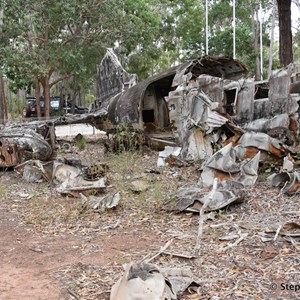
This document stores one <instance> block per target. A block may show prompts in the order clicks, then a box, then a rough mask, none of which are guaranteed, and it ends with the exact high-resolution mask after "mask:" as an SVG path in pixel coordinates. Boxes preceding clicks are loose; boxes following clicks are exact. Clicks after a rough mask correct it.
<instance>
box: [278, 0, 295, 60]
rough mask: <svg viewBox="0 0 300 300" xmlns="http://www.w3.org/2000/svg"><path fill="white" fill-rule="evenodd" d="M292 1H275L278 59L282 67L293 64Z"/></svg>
mask: <svg viewBox="0 0 300 300" xmlns="http://www.w3.org/2000/svg"><path fill="white" fill-rule="evenodd" d="M291 3H292V0H277V5H278V18H279V58H280V63H281V64H282V65H283V66H286V65H288V64H289V63H291V62H293V42H292V21H291Z"/></svg>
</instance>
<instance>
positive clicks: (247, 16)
mask: <svg viewBox="0 0 300 300" xmlns="http://www.w3.org/2000/svg"><path fill="white" fill-rule="evenodd" d="M230 2H231V1H227V0H216V1H213V2H212V4H211V6H210V11H209V28H210V39H209V53H210V54H213V55H219V54H224V55H229V56H232V53H233V50H232V49H233V29H232V20H233V17H232V10H233V8H232V5H231V4H230ZM259 4H261V6H262V9H263V10H264V11H266V10H267V9H268V5H269V2H268V1H265V0H263V1H257V0H238V1H236V48H237V51H236V56H237V58H238V59H241V60H242V61H243V62H245V63H246V64H247V65H248V66H249V68H250V70H251V71H252V72H253V73H254V74H256V77H257V79H258V78H260V75H261V74H260V60H259V35H260V33H259V26H260V24H259V22H260V20H259ZM268 22H269V20H268V19H267V18H266V19H265V20H263V24H262V32H263V35H262V39H263V44H264V45H268V44H269V38H268V35H267V26H268Z"/></svg>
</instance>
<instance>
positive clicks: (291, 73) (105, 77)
mask: <svg viewBox="0 0 300 300" xmlns="http://www.w3.org/2000/svg"><path fill="white" fill-rule="evenodd" d="M294 69H295V66H294V65H292V64H291V65H289V66H288V67H286V68H283V69H280V70H276V71H274V72H273V75H272V76H271V78H270V80H269V81H259V82H257V81H255V80H254V79H253V78H250V77H249V76H247V74H248V70H247V67H246V66H245V65H244V64H243V63H242V62H240V61H238V60H236V59H232V58H230V57H212V56H204V57H201V58H199V59H195V60H192V61H189V62H186V63H183V64H181V65H178V66H176V67H172V68H170V69H169V70H166V71H164V72H162V73H160V74H157V75H154V76H152V77H150V78H148V79H146V80H144V81H142V82H140V83H138V84H135V81H136V77H135V75H131V74H128V73H127V72H126V71H125V70H124V69H123V68H122V66H121V64H120V63H119V61H118V59H117V57H116V56H115V54H114V53H113V52H112V51H111V50H108V52H107V54H106V55H105V57H104V58H103V60H102V63H101V64H100V65H99V67H98V81H97V101H95V103H93V105H92V106H91V108H90V110H91V111H97V110H99V109H106V110H107V118H108V120H109V121H110V125H111V126H112V127H114V126H118V125H119V126H120V125H125V126H127V127H128V126H129V127H131V128H133V129H135V130H142V131H143V132H144V133H145V136H146V142H147V143H148V144H149V145H150V146H152V147H154V148H156V149H159V150H162V149H164V146H180V147H181V152H180V155H181V157H182V158H184V159H191V160H199V159H201V160H202V159H207V158H209V157H211V156H212V154H213V153H214V152H216V150H217V149H221V148H222V147H224V146H225V145H226V144H228V143H230V142H231V143H232V144H233V145H234V146H237V148H238V152H239V155H240V156H242V157H251V158H252V157H254V156H255V155H256V154H257V152H258V151H259V150H263V151H265V152H267V153H271V154H272V155H274V156H276V157H284V156H285V155H286V154H287V153H288V152H289V150H288V147H291V146H295V145H297V143H298V134H299V132H298V131H299V121H298V108H299V105H298V103H299V101H300V96H299V93H291V92H290V88H291V86H292V85H295V84H296V85H297V74H296V73H295V70H294ZM294 90H295V88H294Z"/></svg>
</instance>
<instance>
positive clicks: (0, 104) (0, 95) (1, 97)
mask: <svg viewBox="0 0 300 300" xmlns="http://www.w3.org/2000/svg"><path fill="white" fill-rule="evenodd" d="M4 103H5V94H4V85H3V78H2V75H1V74H0V124H4V121H5V104H4Z"/></svg>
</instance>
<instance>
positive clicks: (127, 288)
mask: <svg viewBox="0 0 300 300" xmlns="http://www.w3.org/2000/svg"><path fill="white" fill-rule="evenodd" d="M134 299H144V300H160V299H166V300H171V299H177V296H176V294H175V292H174V290H173V287H172V285H171V283H170V282H169V280H168V279H167V278H165V277H164V276H163V274H162V273H161V272H160V270H159V269H158V267H157V266H155V265H153V264H149V263H144V262H142V263H130V264H128V266H127V267H126V270H125V273H124V275H123V277H122V278H120V279H119V281H118V282H117V283H116V284H115V285H114V286H113V287H112V289H111V295H110V300H134Z"/></svg>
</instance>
